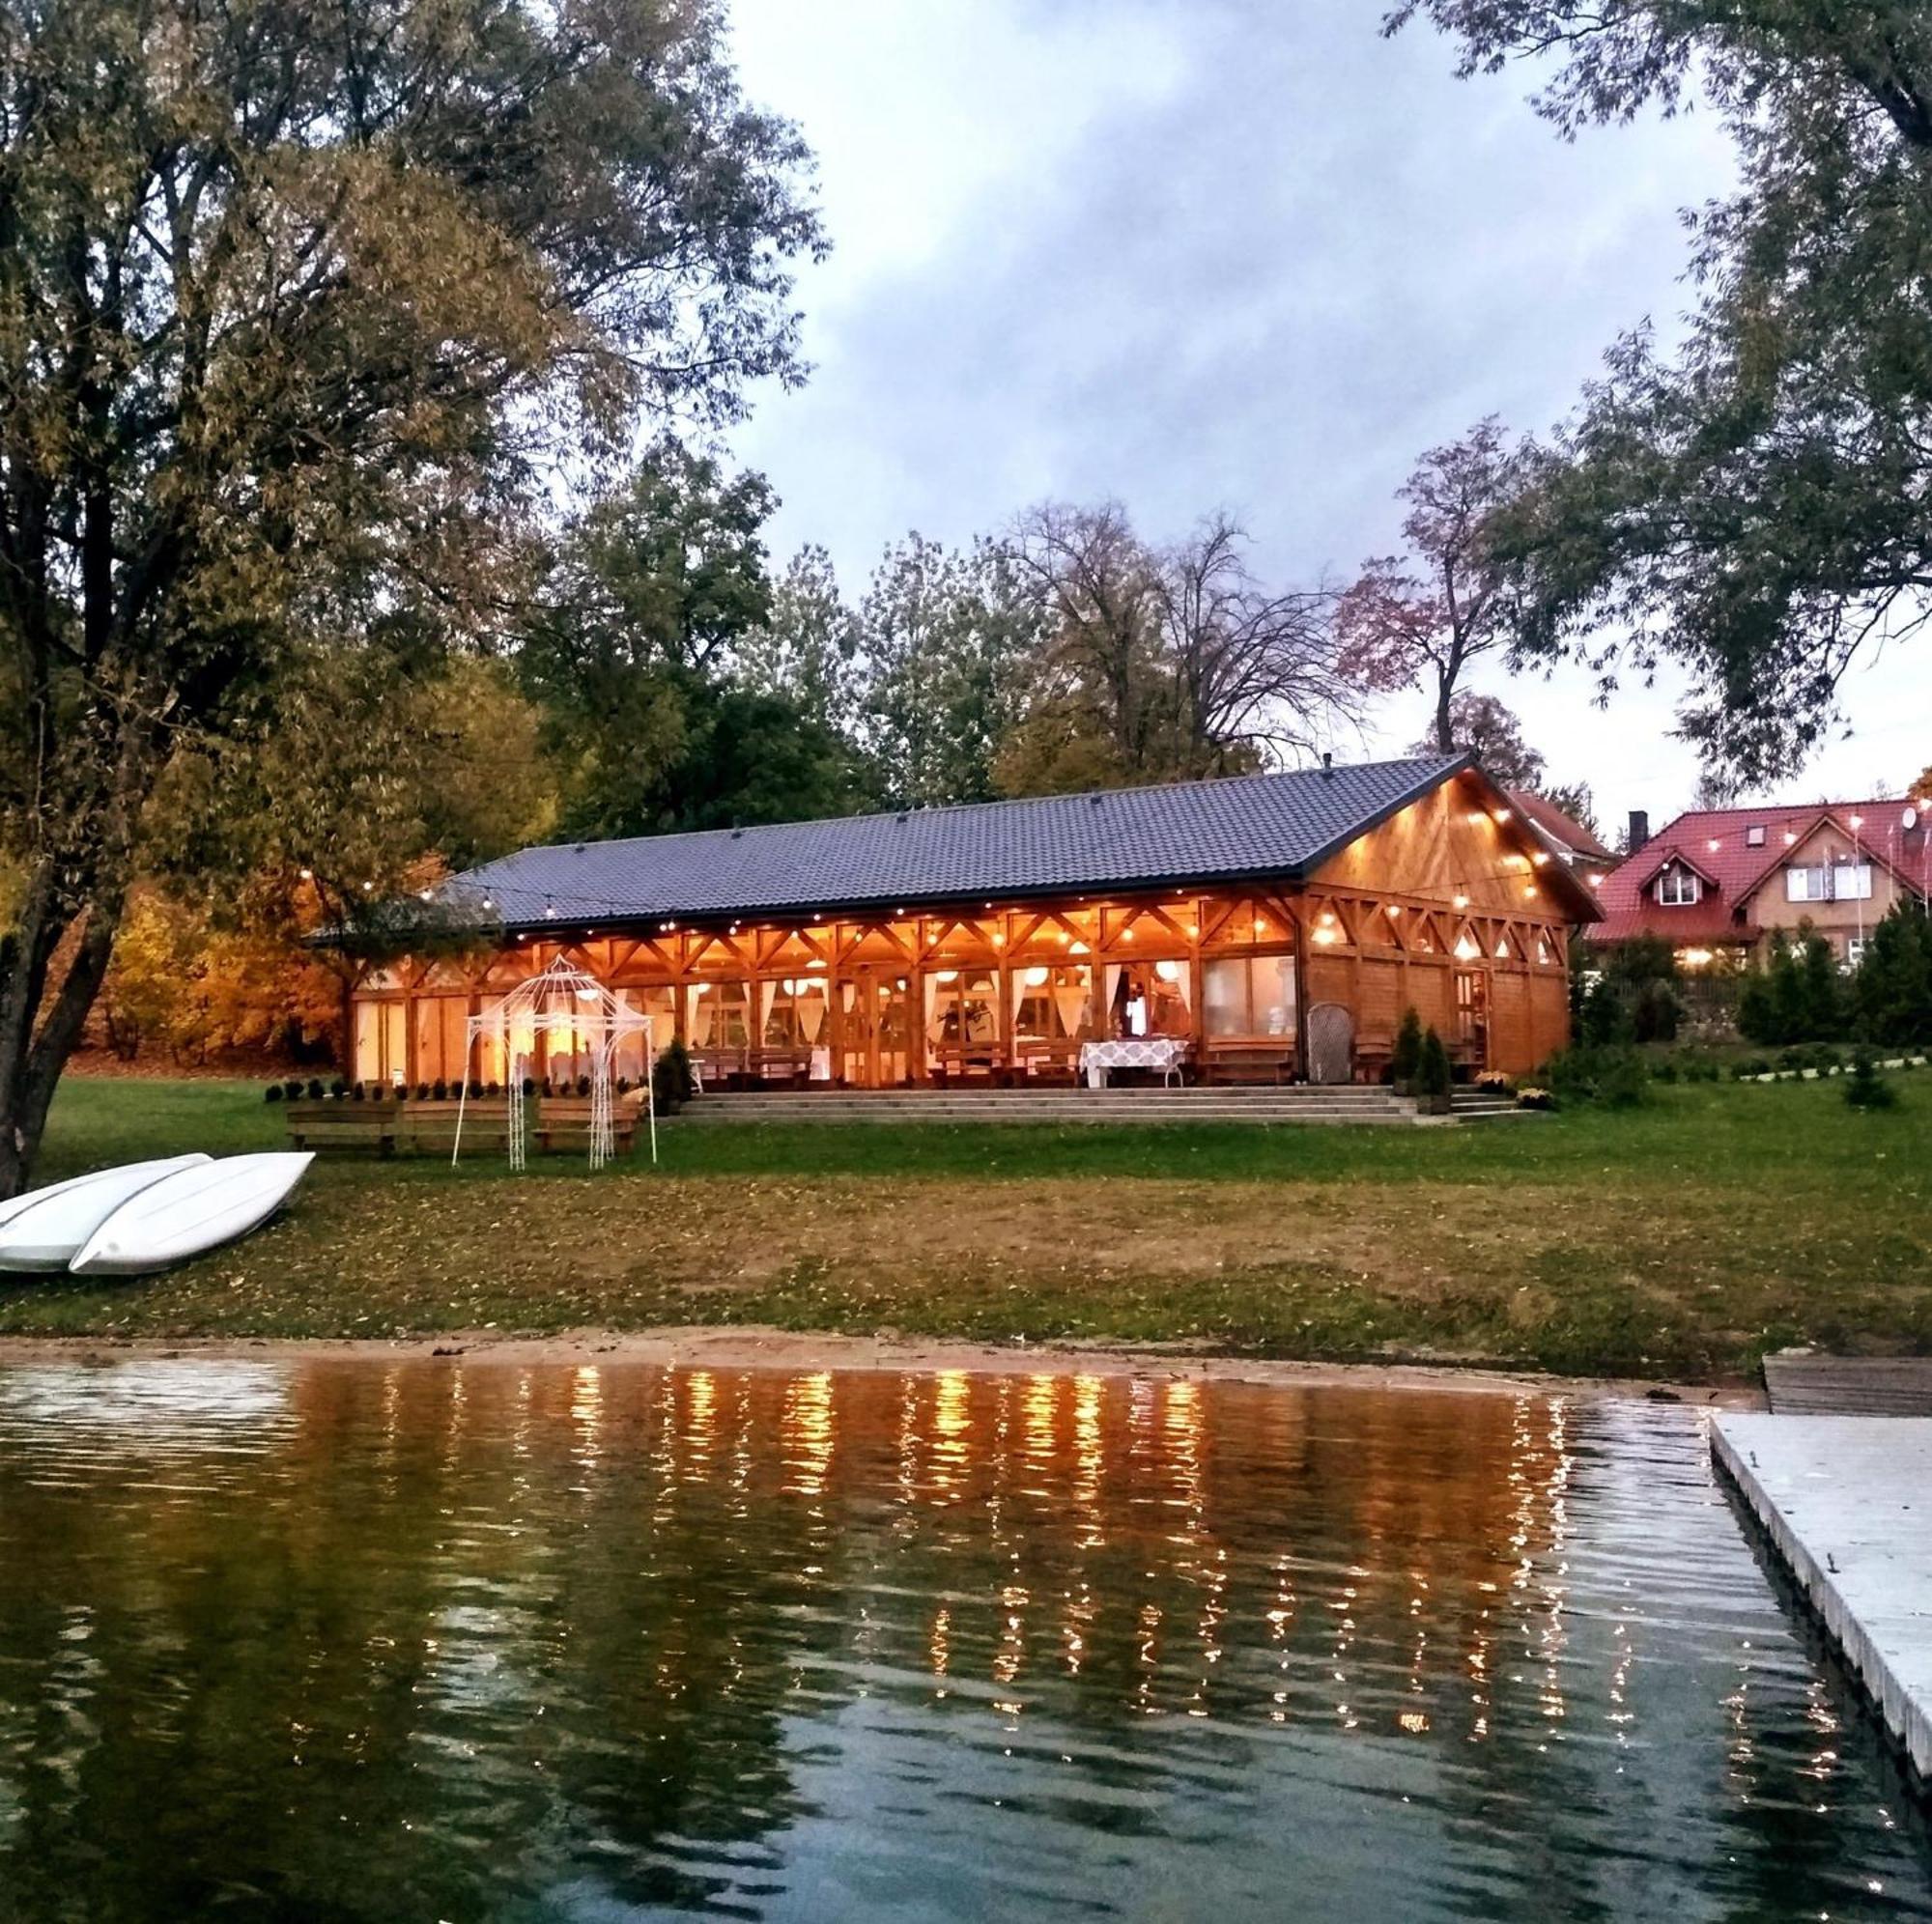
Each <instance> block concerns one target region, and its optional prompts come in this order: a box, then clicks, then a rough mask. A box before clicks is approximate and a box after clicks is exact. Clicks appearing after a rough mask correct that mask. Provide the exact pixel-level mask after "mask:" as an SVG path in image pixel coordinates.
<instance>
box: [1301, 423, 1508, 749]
mask: <svg viewBox="0 0 1932 1924" xmlns="http://www.w3.org/2000/svg"><path fill="white" fill-rule="evenodd" d="M1529 467H1530V456H1529V454H1528V452H1527V451H1526V450H1525V449H1524V448H1523V447H1521V446H1519V445H1516V444H1514V443H1512V441H1511V440H1510V439H1509V437H1508V435H1507V434H1506V433H1505V431H1504V429H1503V425H1502V423H1501V422H1500V421H1499V420H1497V419H1496V418H1495V417H1493V416H1492V417H1491V418H1490V419H1488V420H1485V421H1480V422H1478V423H1477V424H1476V426H1475V427H1473V428H1471V429H1470V430H1469V432H1468V433H1467V434H1466V435H1464V436H1463V439H1461V440H1457V441H1451V442H1449V443H1448V444H1447V445H1446V446H1443V447H1437V448H1432V449H1431V450H1430V451H1429V452H1428V453H1427V454H1425V455H1424V456H1423V457H1422V459H1421V461H1420V462H1418V463H1417V464H1416V467H1415V471H1414V472H1413V473H1412V474H1410V475H1409V477H1408V479H1407V480H1406V482H1404V483H1403V485H1402V487H1401V488H1400V489H1399V490H1398V491H1397V498H1398V499H1399V500H1401V501H1404V502H1406V504H1407V510H1408V511H1407V513H1406V515H1405V516H1404V517H1403V523H1402V531H1403V536H1404V539H1405V540H1406V542H1407V544H1408V549H1407V552H1406V553H1405V554H1400V555H1381V556H1378V557H1377V558H1375V559H1372V560H1369V561H1365V562H1364V563H1363V564H1362V572H1361V575H1360V576H1359V578H1358V579H1357V580H1355V582H1354V584H1353V585H1352V586H1350V588H1348V589H1347V590H1345V591H1344V593H1343V595H1342V597H1341V599H1340V601H1339V602H1338V604H1337V606H1336V609H1335V637H1336V643H1337V661H1338V664H1339V666H1340V668H1341V671H1342V673H1343V674H1344V675H1345V676H1347V677H1348V678H1349V679H1350V680H1351V681H1353V682H1355V683H1356V684H1358V685H1359V686H1360V687H1362V688H1364V689H1367V690H1370V691H1372V692H1374V693H1395V692H1397V691H1400V690H1405V689H1414V688H1419V689H1423V690H1425V691H1426V692H1427V693H1428V694H1429V696H1430V698H1431V700H1432V702H1433V703H1434V706H1435V746H1436V747H1437V748H1438V749H1440V750H1442V751H1443V752H1445V753H1447V752H1448V751H1449V750H1452V749H1453V748H1454V747H1455V746H1456V724H1455V712H1454V704H1455V700H1456V695H1457V692H1458V690H1459V689H1460V688H1461V687H1462V685H1463V675H1464V673H1465V671H1466V670H1467V669H1468V667H1469V665H1470V664H1471V663H1473V662H1476V661H1480V660H1482V659H1483V658H1484V657H1486V656H1491V655H1495V654H1498V653H1500V652H1501V651H1503V650H1504V649H1506V648H1508V647H1509V646H1510V644H1511V642H1512V640H1513V638H1514V636H1515V627H1514V612H1515V611H1514V606H1513V603H1512V601H1511V597H1510V593H1509V584H1508V578H1507V576H1506V574H1505V572H1504V570H1503V569H1502V567H1501V566H1500V565H1499V564H1498V562H1497V559H1496V557H1495V554H1494V552H1493V550H1492V544H1491V540H1490V529H1491V523H1492V519H1493V517H1494V516H1495V514H1496V512H1497V510H1498V509H1500V508H1502V507H1503V506H1504V505H1505V504H1506V503H1508V502H1509V501H1511V500H1512V499H1513V498H1514V497H1515V496H1516V495H1517V494H1518V492H1519V491H1520V488H1521V486H1522V484H1523V481H1524V478H1525V476H1526V474H1527V473H1528V471H1529Z"/></svg>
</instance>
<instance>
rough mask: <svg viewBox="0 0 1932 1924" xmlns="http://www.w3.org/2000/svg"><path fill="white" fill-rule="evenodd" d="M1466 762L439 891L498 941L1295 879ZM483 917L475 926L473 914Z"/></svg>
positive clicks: (886, 824) (1172, 788)
mask: <svg viewBox="0 0 1932 1924" xmlns="http://www.w3.org/2000/svg"><path fill="white" fill-rule="evenodd" d="M1466 763H1467V757H1466V756H1463V755H1428V756H1415V757H1410V758H1408V759H1406V760H1403V761H1389V762H1369V763H1364V764H1362V765H1360V766H1357V767H1353V768H1336V769H1333V770H1329V771H1323V770H1321V769H1308V770H1301V771H1298V772H1296V773H1293V774H1288V775H1247V776H1234V777H1230V778H1226V779H1223V780H1219V781H1186V782H1175V783H1172V784H1170V785H1168V786H1165V787H1160V788H1122V789H1108V790H1102V791H1099V792H1097V793H1094V794H1091V795H1051V796H1042V797H1040V798H1038V799H1037V800H1033V801H1026V802H987V803H980V804H978V805H975V806H964V807H953V808H921V809H912V810H909V811H907V812H905V813H902V814H891V815H855V816H848V817H846V818H844V819H842V820H837V821H827V822H788V823H784V824H782V825H781V826H778V827H772V828H755V829H710V830H706V831H703V832H702V833H699V834H695V835H646V836H641V837H639V838H637V839H635V840H630V841H608V842H584V843H579V844H576V845H574V846H570V845H563V846H554V847H546V848H526V849H522V850H519V851H518V853H517V854H515V855H507V856H504V857H503V858H502V859H501V860H500V861H497V862H491V863H485V864H484V865H483V866H482V867H480V868H472V869H470V870H469V871H468V872H467V873H466V874H464V875H460V876H457V877H455V878H454V879H453V880H452V881H451V882H449V883H448V884H446V885H445V889H446V891H447V893H448V895H449V896H451V897H452V898H454V899H456V900H464V899H467V900H468V901H469V902H470V903H472V904H473V905H474V906H475V908H476V909H477V911H478V912H479V914H480V913H487V914H488V915H489V916H490V918H491V919H492V920H500V921H501V922H503V923H504V924H506V925H508V926H509V927H512V928H516V927H521V926H537V925H540V924H542V923H543V922H545V921H546V920H557V921H564V922H570V923H577V924H588V925H593V926H594V925H595V924H596V923H598V922H601V921H611V922H616V921H625V920H650V919H658V918H663V919H674V918H691V919H694V920H696V919H701V918H705V917H719V916H757V915H763V914H767V913H776V912H794V913H796V912H799V911H813V910H821V911H823V910H834V909H863V908H897V907H900V906H901V905H906V904H912V903H938V902H965V901H971V900H973V899H974V898H976V897H977V898H980V899H982V900H994V899H998V898H1001V897H1007V898H1012V897H1016V896H1022V895H1037V894H1051V893H1055V892H1058V891H1067V890H1099V889H1132V888H1151V887H1158V886H1161V885H1163V884H1167V883H1181V882H1210V881H1217V880H1233V879H1236V878H1241V877H1249V876H1257V877H1259V876H1278V877H1281V878H1283V879H1291V878H1295V877H1299V876H1302V875H1305V874H1306V873H1307V872H1308V871H1309V870H1310V869H1312V868H1314V867H1315V866H1317V865H1318V864H1319V863H1322V862H1324V861H1326V860H1327V858H1328V857H1329V856H1330V855H1332V854H1333V853H1334V852H1335V851H1336V850H1337V849H1339V848H1342V847H1344V846H1346V845H1347V844H1348V843H1349V842H1350V841H1352V840H1353V839H1354V838H1355V837H1356V836H1357V835H1361V834H1362V833H1363V832H1364V831H1366V830H1368V829H1370V828H1373V827H1374V826H1375V825H1376V823H1378V822H1379V821H1381V820H1382V819H1383V818H1384V817H1386V816H1388V815H1390V814H1393V813H1394V812H1395V810H1397V809H1398V808H1401V807H1403V806H1405V805H1406V804H1407V803H1409V802H1411V801H1414V800H1415V799H1416V798H1417V797H1419V796H1421V795H1425V794H1427V793H1428V792H1429V791H1430V790H1431V789H1433V788H1434V787H1435V786H1436V784H1437V783H1438V782H1440V781H1441V780H1442V779H1443V778H1445V777H1447V776H1450V775H1453V774H1454V773H1455V772H1456V771H1457V770H1459V769H1461V768H1463V767H1464V766H1465V765H1466ZM486 900H487V901H488V902H489V903H490V904H491V907H490V909H489V910H488V911H487V912H485V911H484V910H483V907H482V905H483V903H484V902H485V901H486Z"/></svg>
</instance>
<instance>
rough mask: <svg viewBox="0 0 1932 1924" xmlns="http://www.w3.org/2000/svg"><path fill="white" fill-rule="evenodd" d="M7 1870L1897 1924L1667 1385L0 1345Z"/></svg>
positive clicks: (108, 1903)
mask: <svg viewBox="0 0 1932 1924" xmlns="http://www.w3.org/2000/svg"><path fill="white" fill-rule="evenodd" d="M0 1890H4V1892H5V1896H4V1897H0V1915H5V1916H7V1917H10V1918H11V1917H14V1916H19V1917H36V1916H43V1915H44V1916H49V1917H52V1916H66V1915H75V1914H78V1915H101V1916H107V1915H115V1914H126V1915H153V1914H168V1915H191V1914H199V1913H200V1912H201V1911H202V1910H208V1909H212V1908H213V1907H215V1906H217V1905H219V1906H223V1907H226V1908H231V1909H234V1910H237V1911H238V1913H239V1914H249V1913H251V1912H253V1913H256V1914H288V1915H295V1914H327V1915H329V1916H336V1917H365V1916H366V1917H371V1918H375V1917H384V1918H387V1917H394V1916H403V1915H422V1916H448V1917H458V1916H462V1917H472V1916H502V1917H514V1918H526V1917H527V1918H539V1917H545V1918H549V1917H559V1918H561V1917H567V1918H584V1919H590V1918H606V1917H612V1918H614V1917H631V1916H637V1915H644V1914H656V1913H661V1912H664V1911H667V1910H699V1911H704V1910H709V1911H716V1912H719V1913H721V1914H725V1915H744V1916H769V1917H811V1918H816V1917H838V1918H847V1917H853V1918H857V1917H867V1916H880V1917H886V1916H890V1917H892V1918H894V1919H895V1920H898V1919H919V1918H928V1917H929V1918H955V1917H959V1918H964V1917H973V1918H979V1917H988V1916H1001V1917H1008V1916H1021V1915H1033V1914H1037V1915H1041V1916H1055V1915H1067V1916H1089V1915H1119V1916H1127V1917H1134V1918H1166V1917H1172V1918H1197V1917H1209V1918H1214V1919H1217V1920H1225V1919H1233V1918H1236V1917H1249V1916H1254V1917H1269V1918H1272V1917H1278V1916H1283V1915H1296V1914H1299V1915H1308V1916H1320V1917H1323V1918H1354V1917H1360V1918H1389V1917H1404V1918H1409V1917H1432V1916H1434V1917H1492V1916H1500V1915H1511V1916H1537V1917H1543V1916H1548V1917H1578V1918H1596V1917H1604V1918H1610V1917H1654V1916H1658V1915H1663V1914H1669V1915H1671V1916H1672V1917H1673V1918H1683V1919H1702V1918H1712V1919H1717V1918H1725V1919H1733V1918H1744V1917H1760V1916H1764V1917H1772V1916H1794V1915H1809V1916H1817V1915H1821V1914H1823V1913H1826V1912H1829V1913H1831V1914H1832V1915H1833V1916H1838V1917H1847V1916H1870V1917H1881V1916H1896V1917H1905V1916H1913V1917H1932V1851H1929V1850H1928V1845H1927V1839H1926V1832H1925V1827H1924V1824H1923V1821H1922V1818H1921V1817H1920V1816H1918V1814H1916V1813H1915V1812H1914V1810H1913V1809H1912V1807H1911V1806H1910V1804H1909V1803H1908V1801H1907V1799H1906V1798H1905V1797H1904V1794H1903V1792H1902V1789H1901V1786H1900V1785H1899V1783H1898V1781H1897V1779H1896V1778H1895V1776H1894V1775H1893V1773H1892V1770H1891V1767H1890V1766H1889V1763H1888V1762H1887V1761H1886V1759H1885V1758H1884V1756H1883V1754H1882V1753H1881V1751H1880V1748H1879V1746H1878V1744H1877V1742H1876V1740H1874V1738H1873V1736H1872V1735H1871V1732H1870V1730H1869V1727H1868V1726H1867V1725H1866V1723H1865V1722H1864V1720H1863V1719H1862V1718H1861V1716H1860V1715H1859V1713H1858V1712H1857V1711H1856V1709H1855V1708H1854V1706H1853V1705H1852V1704H1851V1703H1850V1702H1849V1701H1848V1699H1847V1698H1846V1696H1845V1694H1844V1692H1843V1691H1842V1689H1841V1688H1840V1686H1839V1684H1838V1683H1837V1681H1836V1680H1835V1678H1834V1676H1833V1674H1832V1673H1831V1672H1830V1671H1829V1670H1827V1669H1825V1668H1824V1667H1822V1666H1821V1663H1820V1660H1819V1657H1818V1655H1817V1653H1816V1652H1815V1650H1814V1649H1813V1648H1812V1647H1811V1645H1810V1643H1809V1641H1808V1639H1807V1637H1806V1636H1805V1634H1804V1631H1803V1629H1802V1627H1799V1626H1797V1625H1796V1624H1795V1623H1794V1621H1793V1620H1792V1618H1791V1617H1790V1616H1789V1615H1787V1613H1786V1612H1785V1610H1784V1609H1783V1607H1782V1606H1781V1605H1780V1603H1779V1601H1778V1599H1777V1598H1776V1596H1775V1595H1774V1593H1773V1591H1772V1589H1771V1587H1770V1585H1769V1583H1768V1582H1767V1580H1766V1577H1765V1574H1764V1572H1763V1570H1761V1569H1760V1568H1759V1566H1758V1564H1757V1562H1756V1560H1755V1558H1754V1556H1753V1554H1752V1552H1751V1550H1750V1549H1749V1547H1748V1546H1747V1542H1745V1540H1744V1538H1743V1536H1742V1534H1741V1533H1740V1530H1739V1527H1738V1524H1737V1521H1736V1519H1735V1517H1734V1516H1733V1514H1732V1512H1731V1510H1730V1508H1729V1507H1728V1505H1727V1503H1726V1502H1725V1500H1724V1497H1723V1495H1722V1493H1721V1492H1720V1491H1719V1488H1718V1487H1717V1486H1716V1485H1715V1484H1714V1482H1713V1480H1712V1477H1711V1474H1710V1469H1709V1462H1708V1455H1707V1452H1706V1450H1705V1447H1704V1440H1703V1436H1702V1432H1701V1429H1700V1426H1699V1424H1698V1422H1697V1420H1696V1419H1695V1418H1694V1417H1693V1416H1690V1415H1688V1414H1687V1413H1685V1412H1684V1411H1682V1410H1673V1409H1667V1408H1659V1407H1656V1406H1653V1405H1647V1404H1628V1403H1576V1402H1573V1401H1568V1400H1564V1399H1552V1398H1544V1397H1522V1398H1515V1399H1510V1398H1502V1399H1494V1398H1487V1397H1473V1396H1453V1397H1449V1396H1428V1395H1416V1394H1412V1393H1406V1394H1393V1393H1378V1392H1365V1391H1356V1390H1346V1391H1345V1390H1327V1391H1288V1390H1264V1389H1256V1388H1248V1387H1238V1386H1221V1387H1215V1388H1205V1387H1202V1386H1200V1385H1195V1384H1186V1383H1179V1382H1162V1381H1158V1380H1155V1379H1152V1378H1135V1379H1131V1380H1114V1379H1107V1380H1103V1379H1100V1378H1097V1377H1058V1376H1031V1377H1005V1378H995V1377H970V1376H966V1375H964V1374H962V1373H959V1372H944V1373H939V1374H935V1375H907V1376H903V1377H890V1376H884V1375H853V1376H838V1375H834V1374H829V1373H824V1372H810V1373H804V1374H798V1375H783V1374H779V1373H756V1372H746V1373H735V1372H715V1371H689V1372H663V1371H658V1370H652V1369H647V1368H643V1367H640V1366H635V1365H619V1366H615V1367H610V1368H604V1367H589V1366H580V1367H575V1368H533V1369H520V1368H515V1367H512V1366H508V1365H501V1364H495V1363H485V1364H480V1365H477V1366H475V1367H464V1368H445V1367H440V1366H431V1365H428V1364H419V1363H399V1364H383V1365H368V1364H344V1363H329V1362H317V1363H312V1364H292V1365H280V1364H277V1365H261V1366H252V1365H238V1364H213V1363H205V1362H192V1361H183V1362H180V1363H165V1362H157V1363H145V1362H144V1363H139V1364H128V1365H123V1366H119V1367H116V1368H112V1369H106V1370H88V1369H81V1368H70V1367H67V1366H43V1367H36V1368H31V1369H19V1370H5V1371H0Z"/></svg>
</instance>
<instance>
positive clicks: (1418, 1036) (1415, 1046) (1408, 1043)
mask: <svg viewBox="0 0 1932 1924" xmlns="http://www.w3.org/2000/svg"><path fill="white" fill-rule="evenodd" d="M1421 1062H1422V1018H1421V1016H1419V1015H1418V1014H1416V1012H1415V1009H1414V1007H1413V1005H1411V1006H1410V1007H1408V1008H1406V1009H1404V1010H1403V1012H1402V1020H1401V1022H1399V1023H1398V1024H1397V1025H1396V1032H1395V1043H1394V1046H1393V1047H1392V1048H1391V1049H1390V1050H1389V1080H1390V1081H1391V1082H1393V1083H1394V1084H1395V1086H1396V1088H1397V1089H1401V1090H1403V1091H1404V1092H1405V1093H1406V1092H1407V1091H1408V1090H1409V1089H1412V1088H1413V1087H1414V1084H1415V1072H1416V1070H1417V1069H1418V1068H1419V1067H1420V1066H1421Z"/></svg>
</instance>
